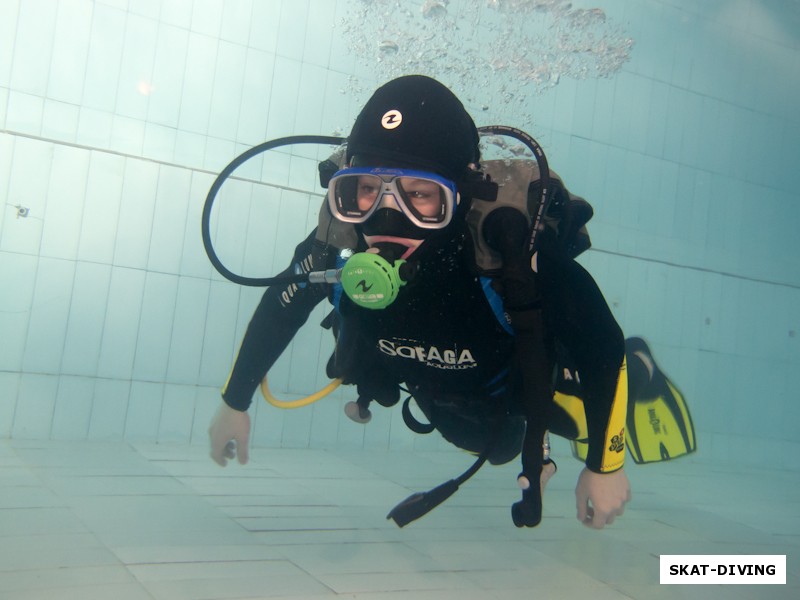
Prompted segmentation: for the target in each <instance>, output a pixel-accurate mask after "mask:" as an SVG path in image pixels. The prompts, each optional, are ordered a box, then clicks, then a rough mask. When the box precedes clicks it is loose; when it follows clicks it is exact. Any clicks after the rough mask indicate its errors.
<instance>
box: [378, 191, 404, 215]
mask: <svg viewBox="0 0 800 600" xmlns="http://www.w3.org/2000/svg"><path fill="white" fill-rule="evenodd" d="M381 208H391V209H393V210H396V211H398V212H403V209H402V208H400V203H399V202H398V201H397V198H396V197H395V195H394V194H391V193H388V192H387V193H384V194H383V195H382V196H381V198H380V200H378V209H379V210H380V209H381Z"/></svg>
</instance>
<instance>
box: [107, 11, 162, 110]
mask: <svg viewBox="0 0 800 600" xmlns="http://www.w3.org/2000/svg"><path fill="white" fill-rule="evenodd" d="M124 27H125V35H124V38H123V37H122V36H121V37H120V40H119V42H122V41H123V40H124V47H122V48H121V54H119V53H120V49H118V48H117V45H116V44H115V46H114V50H115V51H116V52H117V53H118V54H117V55H118V56H120V58H119V59H118V62H117V64H116V65H115V66H114V69H115V71H114V73H119V77H118V85H117V86H116V89H115V90H114V92H115V99H116V103H115V111H114V112H115V113H117V114H120V115H123V116H125V117H130V118H132V119H138V120H141V121H145V120H146V119H147V107H148V103H149V100H150V94H151V92H152V86H153V81H152V77H153V60H154V57H155V48H156V43H157V39H158V23H157V22H156V21H154V20H152V19H148V18H145V17H141V16H138V15H133V14H127V15H126V16H125V19H124Z"/></svg>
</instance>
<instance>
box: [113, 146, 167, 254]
mask: <svg viewBox="0 0 800 600" xmlns="http://www.w3.org/2000/svg"><path fill="white" fill-rule="evenodd" d="M158 171H159V168H158V165H156V164H154V163H150V162H146V161H142V160H126V161H125V176H124V180H123V185H122V196H121V200H120V208H119V226H118V227H117V230H116V245H115V248H114V264H115V265H120V266H124V267H131V268H135V269H144V268H145V267H146V266H147V257H148V254H149V252H150V232H151V230H152V227H153V214H154V207H155V199H156V189H157V187H158Z"/></svg>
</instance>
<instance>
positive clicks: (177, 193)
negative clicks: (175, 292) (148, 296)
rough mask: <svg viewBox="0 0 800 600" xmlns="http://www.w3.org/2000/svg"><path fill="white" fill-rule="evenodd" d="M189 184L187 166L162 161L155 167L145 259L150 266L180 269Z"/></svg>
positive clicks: (157, 268)
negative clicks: (156, 170) (176, 166)
mask: <svg viewBox="0 0 800 600" xmlns="http://www.w3.org/2000/svg"><path fill="white" fill-rule="evenodd" d="M190 186H191V173H190V172H189V171H188V170H186V169H178V168H175V167H171V166H166V165H162V166H161V167H160V168H159V173H158V187H157V189H156V202H155V206H154V212H153V220H152V229H151V233H150V253H149V256H148V261H147V267H148V269H150V270H153V271H158V272H161V273H171V274H177V273H178V270H179V269H180V262H181V254H182V251H183V236H184V232H185V229H186V207H187V204H188V202H189V191H190V189H191V188H190Z"/></svg>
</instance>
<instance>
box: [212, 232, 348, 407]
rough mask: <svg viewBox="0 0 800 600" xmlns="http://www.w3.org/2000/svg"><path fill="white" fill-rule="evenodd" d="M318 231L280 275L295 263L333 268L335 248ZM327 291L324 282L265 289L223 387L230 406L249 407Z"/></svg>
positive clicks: (310, 267) (306, 269)
mask: <svg viewBox="0 0 800 600" xmlns="http://www.w3.org/2000/svg"><path fill="white" fill-rule="evenodd" d="M315 233H316V230H315V231H314V232H312V233H311V235H309V236H308V237H307V238H306V239H305V240H304V241H303V242H301V243H300V244H299V245H298V246H297V248H296V249H295V253H294V258H293V259H292V264H291V265H290V266H289V267H288V268H287V269H286V270H285V271H284V272H283V273H281V275H290V274H293V273H294V272H295V270H294V269H295V265H300V267H301V268H302V269H303V270H305V271H311V270H315V271H316V270H322V269H326V268H330V266H331V265H330V264H329V262H330V261H335V251H334V252H325V251H324V249H323V248H321V247H320V244H321V243H320V242H318V241H316V240H315ZM326 294H327V286H325V285H321V284H316V285H304V286H300V285H298V284H289V285H275V286H271V287H269V288H268V289H267V291H266V292H264V295H263V296H262V298H261V302H260V303H259V305H258V307H257V308H256V310H255V312H254V313H253V316H252V318H251V319H250V323H249V325H248V326H247V331H246V332H245V335H244V339H243V340H242V344H241V347H240V349H239V354H238V356H237V357H236V361H235V363H234V365H233V370H232V371H231V374H230V377H229V378H228V382H227V383H226V385H225V387H224V388H223V390H222V397H223V399H224V400H225V402H226V404H228V406H230V407H231V408H235V409H236V410H247V408H248V407H249V406H250V402H251V400H252V398H253V393H254V392H255V391H256V388H257V387H258V385H259V384H260V383H261V380H262V379H263V378H264V376H265V375H266V374H267V371H269V369H270V367H272V365H273V364H274V363H275V361H276V360H278V357H279V356H280V355H281V353H282V352H283V351H284V350H285V349H286V347H287V346H288V345H289V343H290V342H291V341H292V338H293V337H294V335H295V334H296V333H297V330H298V329H300V327H302V326H303V324H304V323H305V322H306V321H307V320H308V316H309V315H310V314H311V311H312V310H313V309H314V307H315V306H316V305H317V304H319V302H320V301H321V300H322V299H323V298H325V296H326Z"/></svg>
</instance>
